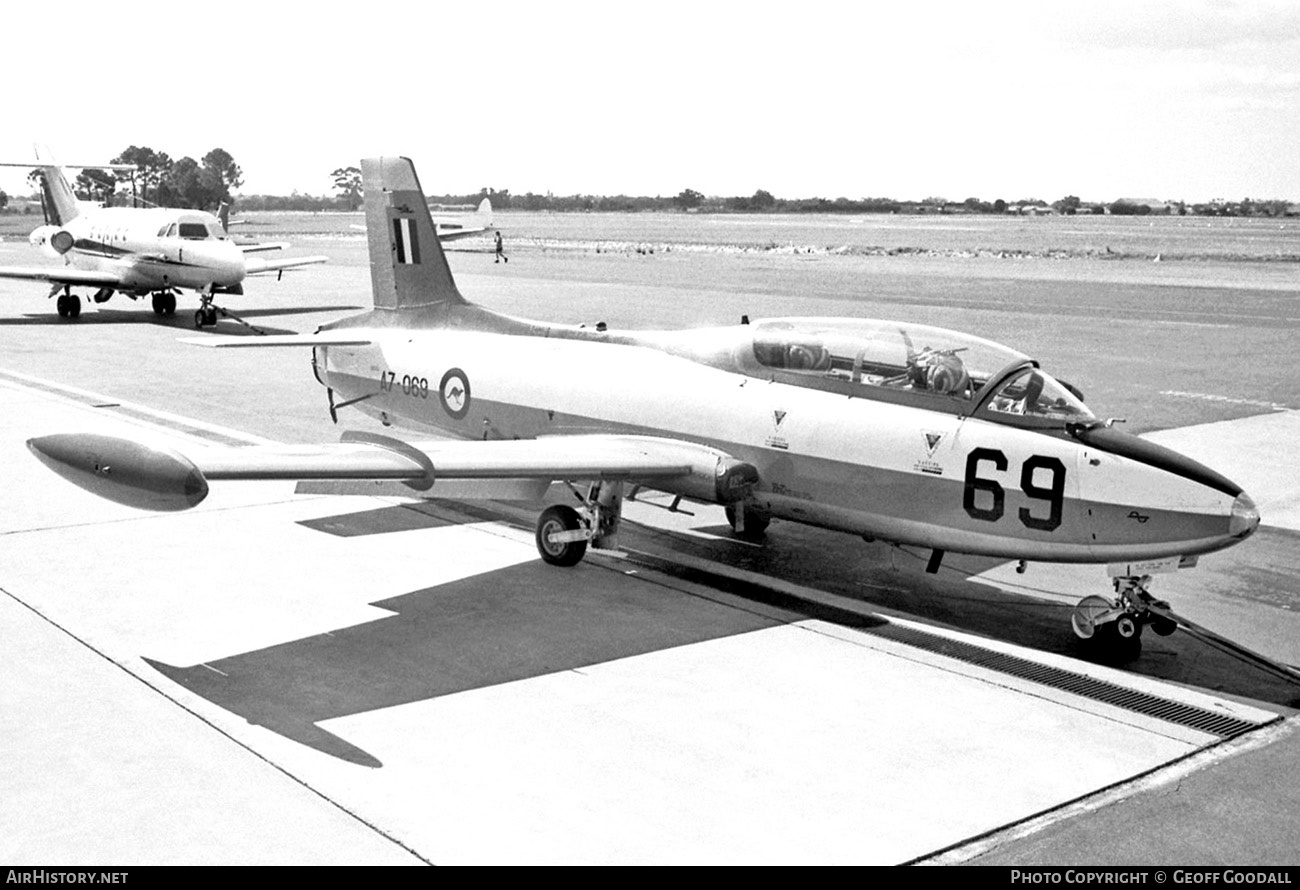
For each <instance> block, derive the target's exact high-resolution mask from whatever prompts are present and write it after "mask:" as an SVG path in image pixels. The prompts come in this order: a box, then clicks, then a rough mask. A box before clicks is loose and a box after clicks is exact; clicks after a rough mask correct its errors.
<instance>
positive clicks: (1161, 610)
mask: <svg viewBox="0 0 1300 890" xmlns="http://www.w3.org/2000/svg"><path fill="white" fill-rule="evenodd" d="M1150 581H1151V576H1150V575H1141V576H1135V575H1127V576H1122V577H1119V578H1116V579H1115V593H1116V597H1115V598H1114V599H1112V598H1109V597H1104V596H1096V595H1093V596H1085V597H1084V598H1083V599H1082V600H1080V601H1079V604H1078V605H1077V606H1075V607H1074V613H1073V614H1072V615H1071V616H1070V625H1071V626H1072V627H1073V628H1074V634H1075V636H1077V637H1078V638H1079V639H1080V640H1082V641H1083V645H1084V647H1085V649H1086V650H1087V651H1088V652H1089V653H1090V654H1092V655H1095V656H1097V657H1098V658H1100V659H1102V660H1105V661H1109V662H1113V663H1116V664H1123V663H1125V662H1129V661H1133V660H1134V659H1136V658H1137V657H1138V656H1139V655H1141V654H1142V629H1143V628H1144V627H1146V626H1147V625H1150V626H1151V629H1152V630H1153V631H1155V632H1156V633H1157V634H1159V635H1160V636H1162V637H1167V636H1169V635H1170V634H1171V633H1173V632H1174V631H1175V630H1177V629H1178V620H1177V619H1176V618H1174V617H1173V615H1172V614H1171V613H1170V611H1169V604H1168V603H1166V602H1163V601H1161V600H1157V599H1155V598H1154V597H1152V596H1151V594H1150V593H1149V592H1148V591H1147V589H1146V585H1147V584H1148V583H1149V582H1150Z"/></svg>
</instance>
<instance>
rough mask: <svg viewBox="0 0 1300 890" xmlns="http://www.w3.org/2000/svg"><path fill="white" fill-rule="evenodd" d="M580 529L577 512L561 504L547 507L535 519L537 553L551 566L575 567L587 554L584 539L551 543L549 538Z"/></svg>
mask: <svg viewBox="0 0 1300 890" xmlns="http://www.w3.org/2000/svg"><path fill="white" fill-rule="evenodd" d="M580 528H582V519H581V518H580V517H579V516H578V511H577V510H575V509H573V508H572V507H566V506H564V505H563V504H557V505H556V506H554V507H547V508H546V509H545V510H543V511H542V515H541V516H539V517H538V518H537V552H538V553H540V554H541V555H542V560H543V561H544V562H548V563H550V564H551V565H553V566H576V565H577V564H578V563H579V562H581V561H582V557H583V556H584V555H585V554H586V553H587V541H586V539H585V538H584V539H579V540H577V541H553V540H551V536H552V535H555V534H559V533H561V532H571V531H577V530H578V529H580Z"/></svg>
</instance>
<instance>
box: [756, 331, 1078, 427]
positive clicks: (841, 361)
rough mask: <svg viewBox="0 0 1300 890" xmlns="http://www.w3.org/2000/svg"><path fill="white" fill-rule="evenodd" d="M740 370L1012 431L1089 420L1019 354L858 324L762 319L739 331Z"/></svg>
mask: <svg viewBox="0 0 1300 890" xmlns="http://www.w3.org/2000/svg"><path fill="white" fill-rule="evenodd" d="M748 337H749V338H750V339H751V342H750V343H749V347H750V348H749V349H745V348H743V347H742V348H739V349H737V350H736V351H735V352H734V353H733V355H734V357H735V360H736V362H737V363H738V364H739V365H740V366H741V368H740V369H741V370H743V371H744V372H745V373H748V374H751V375H758V376H763V375H771V376H773V377H774V378H779V379H781V380H783V381H784V382H789V383H794V384H796V385H800V384H801V383H802V384H803V385H808V386H813V387H815V388H818V389H832V390H835V391H844V392H846V394H848V395H851V396H855V397H861V398H872V399H880V400H884V401H897V402H904V403H910V404H917V405H927V406H930V407H934V408H936V409H937V410H945V411H951V412H952V413H956V414H962V415H970V414H979V415H980V416H982V417H984V418H985V419H988V420H992V421H995V422H1000V423H1009V424H1013V425H1016V426H1038V427H1045V426H1052V427H1059V428H1064V425H1065V424H1066V423H1079V422H1088V421H1091V420H1094V419H1095V418H1094V417H1093V414H1092V412H1091V411H1090V410H1089V409H1088V408H1087V407H1086V406H1085V405H1084V404H1083V399H1082V396H1081V395H1080V394H1079V393H1078V392H1077V391H1076V390H1074V389H1073V388H1071V387H1069V386H1067V385H1066V384H1063V383H1061V382H1060V381H1058V380H1055V379H1054V378H1052V377H1051V376H1050V375H1049V374H1047V373H1045V372H1044V371H1042V370H1040V369H1039V368H1038V366H1037V362H1035V361H1033V360H1032V359H1031V358H1030V357H1029V356H1027V355H1025V354H1024V353H1022V352H1018V351H1016V350H1014V349H1011V348H1009V347H1007V346H1003V345H1002V344H1000V343H995V342H993V341H991V340H985V339H983V338H981V337H976V336H974V335H971V334H965V333H961V332H959V331H951V330H947V329H944V328H937V327H930V326H928V325H919V324H910V323H904V322H895V321H875V320H866V319H828V318H785V319H767V320H763V321H759V322H755V323H754V324H752V325H749V326H748Z"/></svg>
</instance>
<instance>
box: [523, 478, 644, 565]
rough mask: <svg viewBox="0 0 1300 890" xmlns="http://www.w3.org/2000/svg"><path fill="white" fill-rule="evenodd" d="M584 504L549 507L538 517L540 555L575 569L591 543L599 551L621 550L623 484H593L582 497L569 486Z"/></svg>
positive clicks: (538, 550)
mask: <svg viewBox="0 0 1300 890" xmlns="http://www.w3.org/2000/svg"><path fill="white" fill-rule="evenodd" d="M569 488H570V489H572V491H573V493H574V495H576V496H577V498H578V500H579V501H581V502H582V505H581V506H580V507H579V508H578V509H576V510H575V509H574V508H573V507H570V506H568V505H566V504H557V505H556V506H554V507H547V508H546V509H545V510H543V511H542V515H541V516H539V517H538V518H537V534H536V538H537V552H538V553H540V554H541V556H542V560H543V561H544V562H548V563H550V564H551V565H553V566H576V565H577V564H578V563H580V562H581V561H582V557H583V556H585V555H586V553H587V545H588V544H590V545H591V546H592V547H594V548H595V549H597V550H614V549H616V548H617V547H618V526H619V522H620V520H621V519H622V516H623V483H622V482H621V481H614V482H593V483H592V484H591V486H590V487H589V488H588V489H587V492H586V494H582V493H581V492H579V491H578V490H577V489H576V488H574V487H573V486H572V485H570V486H569Z"/></svg>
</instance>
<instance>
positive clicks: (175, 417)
mask: <svg viewBox="0 0 1300 890" xmlns="http://www.w3.org/2000/svg"><path fill="white" fill-rule="evenodd" d="M4 378H9V381H10V382H11V383H15V384H18V385H19V386H22V387H25V388H27V389H32V390H36V391H37V392H41V393H46V394H56V395H61V396H63V397H64V398H68V399H71V400H72V401H74V402H76V403H77V404H79V405H85V406H88V407H91V408H114V409H117V410H118V411H121V412H122V413H124V414H128V415H135V417H136V418H137V419H149V420H153V421H160V422H162V423H163V424H164V425H165V426H166V428H167V430H168V431H169V432H173V431H175V432H181V433H185V434H187V435H190V436H192V437H195V438H199V439H201V440H203V441H204V442H206V443H208V444H211V443H212V442H213V441H214V440H215V441H217V442H218V443H220V444H238V445H278V444H281V443H278V442H276V441H275V440H274V439H265V438H263V437H261V436H255V435H253V434H252V433H246V432H243V431H241V430H235V429H231V428H230V427H225V426H221V425H220V424H216V423H208V422H207V421H204V420H194V419H193V418H189V417H184V416H182V415H180V414H173V413H171V412H170V411H161V410H159V409H157V408H150V407H148V406H147V405H140V404H136V403H135V402H124V401H120V400H114V399H113V398H112V397H111V396H106V395H104V394H102V393H97V392H93V391H91V390H88V389H81V388H80V387H76V386H68V385H67V384H64V383H55V382H54V381H52V380H45V379H43V378H40V377H34V376H32V375H30V374H23V373H21V372H19V371H13V370H10V369H8V368H0V380H3V379H4ZM223 440H225V441H223Z"/></svg>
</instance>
